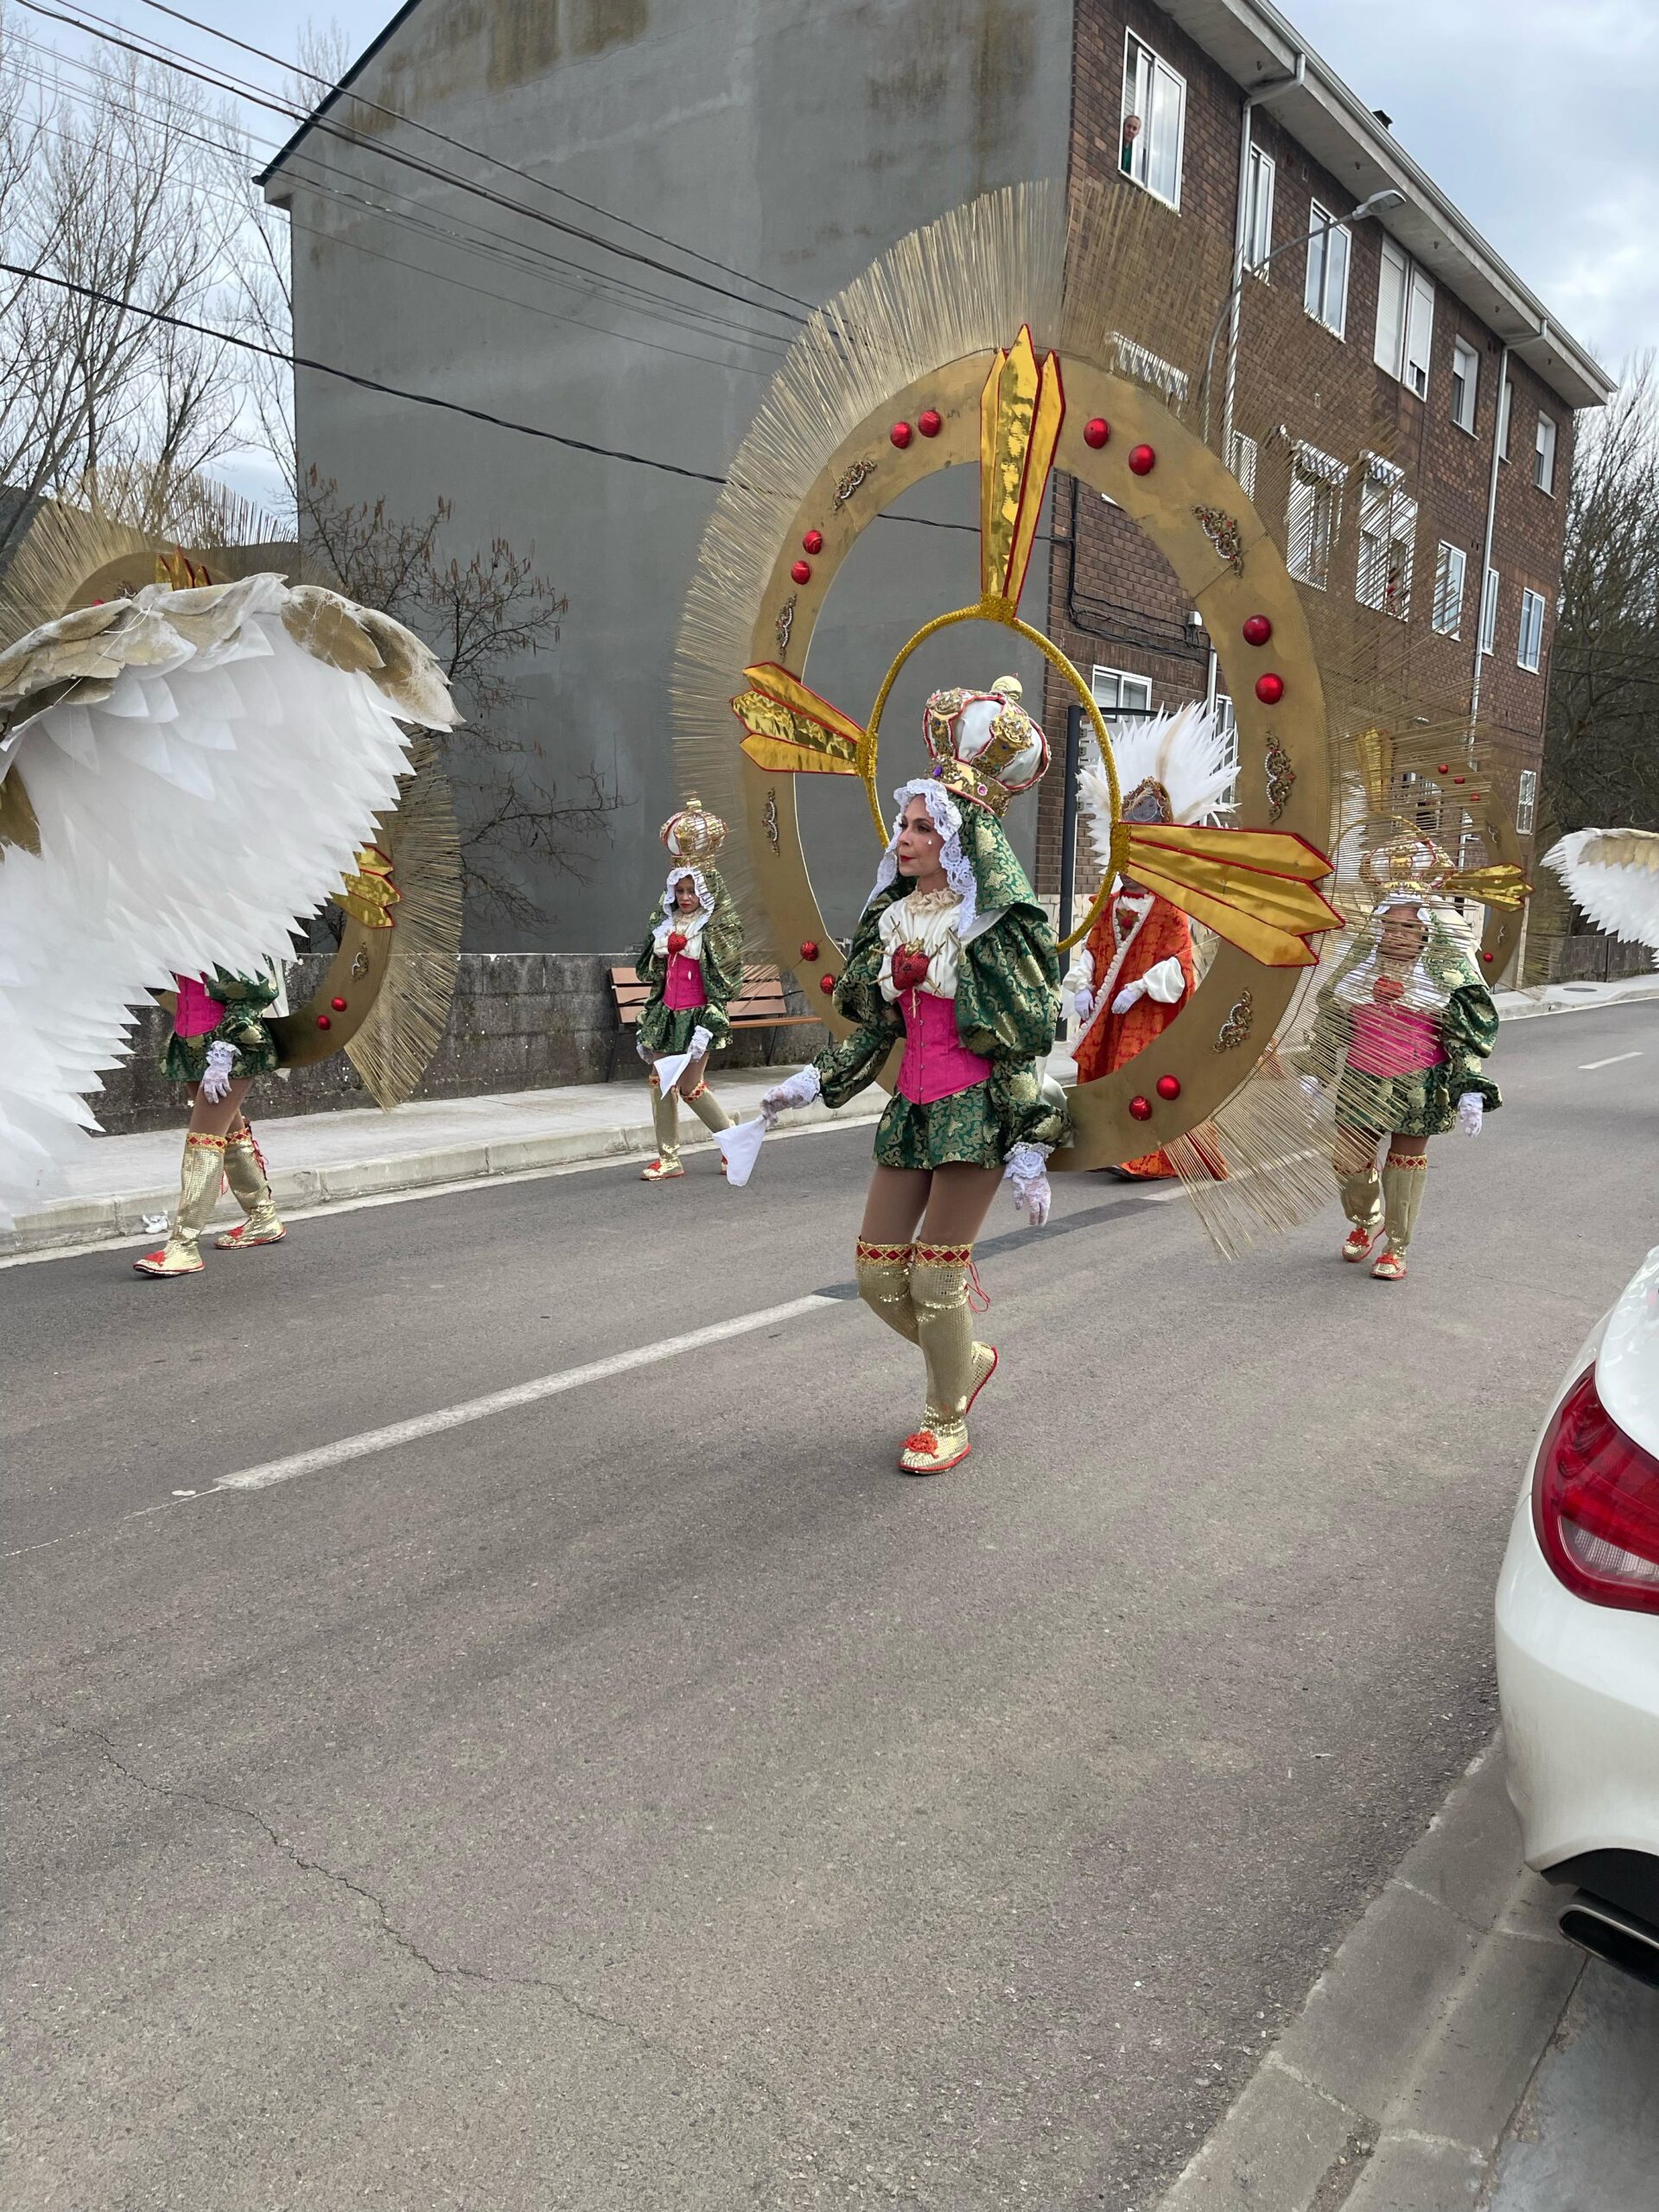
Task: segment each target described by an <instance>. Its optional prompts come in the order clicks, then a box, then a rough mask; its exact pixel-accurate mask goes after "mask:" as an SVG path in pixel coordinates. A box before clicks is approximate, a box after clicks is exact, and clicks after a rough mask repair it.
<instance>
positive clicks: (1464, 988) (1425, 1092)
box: [1300, 834, 1503, 1282]
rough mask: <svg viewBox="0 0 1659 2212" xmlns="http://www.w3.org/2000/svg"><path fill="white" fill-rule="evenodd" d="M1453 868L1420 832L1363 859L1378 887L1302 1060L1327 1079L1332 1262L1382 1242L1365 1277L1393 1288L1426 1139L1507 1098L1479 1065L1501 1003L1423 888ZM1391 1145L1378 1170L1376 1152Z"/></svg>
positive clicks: (1408, 1235)
mask: <svg viewBox="0 0 1659 2212" xmlns="http://www.w3.org/2000/svg"><path fill="white" fill-rule="evenodd" d="M1449 867H1450V863H1449V861H1447V860H1446V855H1444V854H1443V853H1440V851H1439V850H1438V849H1437V848H1436V847H1435V846H1434V845H1433V844H1432V843H1431V842H1430V841H1429V840H1428V839H1427V838H1425V837H1421V836H1415V835H1412V834H1407V835H1402V836H1397V837H1395V838H1394V839H1393V840H1391V841H1390V842H1389V843H1388V844H1386V845H1384V846H1383V847H1382V848H1381V849H1379V850H1378V851H1376V852H1374V853H1370V854H1368V855H1366V857H1365V859H1364V860H1363V861H1362V862H1361V863H1360V871H1359V872H1360V875H1361V878H1362V880H1363V881H1364V883H1365V884H1366V885H1367V887H1369V888H1370V890H1371V891H1373V892H1374V893H1376V906H1375V908H1374V910H1373V912H1372V914H1371V918H1370V923H1369V925H1367V927H1366V928H1365V929H1364V931H1363V932H1362V933H1361V935H1360V937H1359V939H1358V942H1357V944H1354V945H1353V946H1351V949H1350V950H1348V952H1347V953H1346V954H1345V955H1344V958H1343V960H1342V962H1341V964H1340V965H1339V966H1338V969H1337V971H1336V974H1335V975H1334V976H1332V979H1331V981H1330V982H1328V983H1326V984H1325V986H1324V988H1322V989H1321V990H1320V992H1319V996H1318V998H1317V999H1316V1000H1315V1001H1314V1020H1313V1032H1312V1034H1311V1036H1310V1038H1309V1040H1308V1044H1307V1046H1306V1049H1305V1050H1304V1052H1302V1053H1301V1055H1300V1066H1301V1069H1302V1071H1303V1073H1302V1085H1303V1088H1304V1090H1306V1091H1307V1093H1308V1095H1309V1096H1310V1097H1312V1096H1317V1095H1318V1094H1319V1092H1320V1091H1322V1090H1330V1089H1331V1088H1332V1087H1333V1086H1334V1090H1335V1105H1336V1123H1337V1147H1336V1152H1335V1154H1334V1156H1333V1160H1332V1166H1334V1168H1335V1171H1336V1177H1337V1186H1338V1190H1339V1191H1340V1192H1341V1194H1342V1207H1343V1211H1344V1213H1345V1214H1346V1215H1347V1217H1348V1218H1349V1220H1350V1221H1351V1223H1352V1224H1353V1227H1352V1229H1351V1230H1350V1231H1349V1234H1348V1237H1347V1240H1346V1242H1345V1243H1344V1245H1343V1248H1342V1256H1343V1258H1344V1260H1349V1261H1351V1262H1353V1263H1354V1264H1355V1265H1356V1266H1357V1265H1359V1264H1360V1263H1361V1262H1363V1261H1364V1260H1366V1259H1368V1258H1369V1257H1370V1252H1371V1248H1372V1246H1373V1244H1374V1243H1376V1236H1377V1232H1378V1230H1382V1232H1383V1249H1382V1251H1381V1252H1380V1253H1379V1254H1378V1255H1377V1257H1376V1261H1375V1262H1374V1263H1373V1265H1372V1268H1371V1273H1372V1274H1373V1275H1375V1276H1376V1278H1377V1280H1378V1281H1382V1282H1399V1281H1401V1280H1402V1278H1403V1276H1404V1274H1405V1272H1406V1251H1407V1249H1408V1246H1409V1244H1410V1243H1411V1239H1412V1232H1413V1230H1414V1228H1415V1227H1416V1223H1417V1211H1418V1208H1419V1207H1420V1206H1421V1204H1422V1199H1423V1185H1424V1182H1425V1180H1426V1179H1427V1174H1428V1153H1427V1139H1428V1138H1430V1137H1437V1136H1441V1135H1444V1134H1445V1133H1446V1130H1448V1129H1449V1128H1452V1126H1453V1124H1454V1123H1455V1124H1456V1126H1457V1127H1458V1128H1459V1129H1461V1130H1462V1131H1463V1133H1464V1135H1465V1136H1471V1137H1477V1136H1478V1135H1480V1130H1481V1122H1482V1120H1483V1117H1484V1114H1485V1112H1486V1109H1488V1108H1489V1107H1494V1108H1495V1107H1497V1106H1501V1105H1502V1104H1503V1099H1502V1098H1501V1096H1499V1094H1498V1090H1497V1085H1496V1084H1494V1083H1491V1082H1490V1081H1489V1080H1488V1078H1487V1077H1486V1076H1485V1075H1484V1073H1483V1072H1482V1063H1483V1062H1484V1059H1485V1058H1486V1056H1487V1054H1488V1053H1489V1052H1491V1049H1492V1046H1493V1044H1494V1043H1495V1041H1496V1039H1497V1007H1494V1005H1493V1004H1492V998H1491V992H1490V991H1489V990H1488V989H1487V988H1486V986H1485V985H1484V983H1483V982H1481V980H1480V977H1479V975H1478V973H1477V971H1476V969H1475V965H1474V963H1473V961H1472V959H1471V957H1470V955H1469V953H1468V951H1467V950H1466V949H1465V945H1464V944H1463V943H1462V941H1461V939H1460V938H1459V935H1458V933H1457V931H1456V930H1455V928H1454V927H1453V925H1452V909H1451V908H1449V907H1448V906H1446V904H1445V903H1444V902H1443V901H1440V900H1438V899H1436V897H1435V893H1434V888H1433V886H1434V884H1435V882H1436V881H1437V880H1439V879H1440V878H1441V877H1443V876H1444V875H1445V874H1446V872H1447V870H1448V868H1449ZM1385 1137H1386V1138H1387V1140H1388V1150H1387V1154H1386V1155H1385V1157H1384V1159H1383V1166H1382V1172H1381V1173H1380V1174H1379V1173H1378V1171H1377V1158H1376V1155H1377V1147H1378V1145H1379V1144H1380V1143H1381V1141H1383V1138H1385Z"/></svg>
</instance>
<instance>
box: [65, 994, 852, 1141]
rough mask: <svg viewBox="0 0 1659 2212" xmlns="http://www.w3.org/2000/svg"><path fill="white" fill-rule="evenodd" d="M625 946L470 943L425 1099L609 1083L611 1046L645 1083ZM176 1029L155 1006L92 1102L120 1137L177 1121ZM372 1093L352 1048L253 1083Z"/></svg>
mask: <svg viewBox="0 0 1659 2212" xmlns="http://www.w3.org/2000/svg"><path fill="white" fill-rule="evenodd" d="M629 957H630V955H629V954H628V953H626V952H623V953H616V954H613V955H609V956H607V955H601V954H598V953H576V952H563V953H560V952H550V953H535V952H524V953H512V952H468V953H463V954H462V956H461V973H460V976H459V978H458V980H457V982H456V987H455V996H454V1004H453V1005H452V1007H450V1010H449V1026H448V1029H447V1030H446V1032H445V1033H444V1036H443V1039H442V1042H441V1043H440V1045H439V1046H438V1049H437V1052H436V1053H435V1056H434V1058H433V1061H432V1065H431V1066H430V1067H429V1069H428V1070H427V1071H426V1079H425V1081H424V1082H423V1084H422V1085H421V1087H420V1089H419V1090H417V1091H416V1094H415V1096H416V1097H417V1098H474V1097H478V1096H484V1095H486V1094H488V1093H490V1092H493V1091H499V1090H543V1089H547V1088H550V1087H551V1086H552V1085H554V1084H567V1083H603V1082H604V1081H605V1080H606V1079H607V1073H608V1071H609V1069H610V1066H611V1062H612V1055H613V1048H614V1056H615V1068H616V1080H617V1082H618V1083H640V1082H643V1081H644V1079H645V1073H644V1070H643V1068H642V1066H641V1065H640V1062H639V1058H638V1056H637V1054H636V1053H635V1052H634V1049H633V1044H632V1038H631V1037H630V1036H627V1035H624V1036H621V1037H619V1035H618V1032H617V1020H616V1009H615V1007H614V1005H613V1001H612V998H611V989H610V981H609V970H610V969H612V968H613V966H618V965H620V964H621V963H623V962H625V961H626V960H627V959H628V958H629ZM324 966H325V963H324V962H323V961H321V960H320V959H310V960H297V961H296V962H295V963H294V964H293V966H292V968H291V969H289V995H290V997H291V998H292V1000H293V1001H295V1002H296V1004H297V1003H298V1002H300V1001H302V1000H304V999H305V998H307V997H308V995H310V993H311V992H312V991H314V990H315V988H316V987H317V984H318V982H320V980H321V976H322V972H323V969H324ZM788 989H789V1005H790V1011H791V1013H792V1014H804V1013H806V1012H807V1011H808V1008H807V1006H806V1002H805V1001H804V999H803V998H802V997H801V995H800V994H799V993H798V991H797V990H796V989H795V988H794V985H793V984H792V983H791V984H790V985H789V986H788ZM167 1033H168V1020H167V1017H166V1015H165V1014H162V1012H161V1010H160V1009H159V1007H158V1008H156V1010H155V1011H153V1012H152V1013H149V1014H146V1015H145V1016H144V1017H143V1020H141V1022H140V1023H139V1025H138V1027H137V1032H136V1033H135V1037H134V1042H133V1049H132V1052H131V1053H130V1057H129V1058H128V1060H127V1062H126V1064H125V1065H124V1067H122V1068H119V1069H118V1070H117V1071H115V1072H114V1073H113V1074H111V1075H108V1076H106V1077H105V1090H103V1092H102V1093H101V1095H99V1096H96V1097H94V1098H92V1100H91V1101H90V1103H91V1105H92V1111H93V1113H94V1114H96V1115H97V1116H98V1120H99V1126H100V1127H101V1128H103V1129H104V1130H105V1132H106V1134H107V1135H111V1136H123V1135H127V1134H128V1133H129V1132H130V1131H132V1130H135V1129H159V1128H168V1127H169V1126H170V1125H171V1124H173V1123H174V1122H177V1121H178V1120H179V1119H180V1116H181V1103H182V1099H183V1093H182V1092H181V1090H178V1089H177V1088H176V1087H175V1085H173V1084H169V1083H165V1082H163V1081H162V1076H161V1073H160V1071H159V1069H158V1068H157V1066H156V1062H157V1060H158V1059H159V1058H160V1056H161V1052H162V1045H163V1043H164V1042H165V1039H166V1037H167ZM823 1041H824V1032H823V1026H822V1024H820V1023H817V1022H814V1023H812V1024H811V1025H810V1027H804V1028H793V1029H779V1030H776V1031H772V1030H766V1029H746V1030H741V1031H740V1032H739V1033H738V1035H737V1037H736V1039H734V1042H733V1044H732V1046H731V1048H730V1050H729V1051H728V1052H725V1053H723V1054H722V1055H721V1058H720V1061H719V1063H718V1065H721V1066H723V1067H758V1066H760V1065H761V1064H762V1062H763V1061H765V1059H766V1057H767V1052H768V1049H769V1048H770V1052H771V1056H772V1058H773V1059H774V1060H775V1061H776V1062H777V1063H778V1065H779V1066H780V1067H783V1068H794V1067H797V1066H798V1065H800V1063H801V1062H802V1061H803V1060H804V1059H807V1058H810V1056H811V1055H812V1054H813V1053H814V1052H817V1051H819V1050H820V1049H821V1048H822V1046H823ZM370 1103H372V1102H371V1101H370V1099H369V1098H368V1096H367V1095H366V1093H365V1090H364V1089H363V1086H362V1084H361V1083H360V1082H359V1078H358V1075H357V1071H356V1070H355V1069H354V1068H353V1065H352V1064H351V1062H350V1061H349V1060H348V1059H347V1058H346V1055H345V1054H344V1053H343V1052H336V1053H335V1054H334V1056H333V1058H330V1059H327V1060H324V1061H323V1062H322V1063H321V1065H319V1066H316V1067H311V1068H298V1069H296V1070H295V1071H293V1073H292V1074H290V1075H289V1076H287V1077H275V1076H273V1077H269V1078H267V1079H266V1080H265V1081H264V1082H262V1083H261V1084H259V1085H258V1087H257V1090H256V1091H255V1093H254V1097H253V1101H252V1103H251V1108H250V1111H251V1113H252V1114H253V1115H254V1116H255V1117H256V1118H257V1119H260V1120H264V1121H270V1120H273V1119H277V1118H279V1117H280V1116H284V1115H289V1114H319V1113H324V1112H327V1110H328V1109H331V1108H333V1107H340V1106H365V1105H368V1104H370Z"/></svg>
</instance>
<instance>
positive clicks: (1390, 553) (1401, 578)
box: [1354, 455, 1417, 622]
mask: <svg viewBox="0 0 1659 2212" xmlns="http://www.w3.org/2000/svg"><path fill="white" fill-rule="evenodd" d="M1404 479H1405V471H1404V470H1403V469H1402V468H1401V467H1399V466H1398V465H1397V464H1396V463H1395V462H1393V461H1382V460H1380V459H1378V458H1376V456H1374V455H1373V456H1371V457H1370V459H1369V460H1368V462H1367V466H1366V471H1365V486H1364V489H1363V491H1362V492H1361V493H1360V497H1359V573H1358V575H1357V579H1356V582H1355V587H1354V590H1355V596H1356V597H1357V599H1358V601H1359V602H1360V604H1361V605H1362V606H1363V607H1376V610H1377V612H1378V613H1380V614H1392V615H1393V616H1394V617H1395V620H1397V621H1401V622H1404V621H1407V620H1409V618H1410V614H1411V569H1412V556H1413V549H1414V546H1415V544H1416V541H1417V502H1416V501H1415V499H1408V498H1407V497H1406V495H1405V493H1404V492H1403V491H1402V489H1401V486H1402V483H1403V481H1404Z"/></svg>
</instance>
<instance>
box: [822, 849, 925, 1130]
mask: <svg viewBox="0 0 1659 2212" xmlns="http://www.w3.org/2000/svg"><path fill="white" fill-rule="evenodd" d="M908 888H909V886H908V885H907V884H906V890H908ZM893 895H894V894H893V891H891V890H889V891H887V892H885V893H880V894H879V895H878V896H877V897H876V898H874V899H872V900H871V901H870V903H869V905H868V906H867V907H866V908H865V909H864V914H863V918H862V919H861V921H860V923H859V925H858V930H857V932H856V934H855V937H854V938H853V944H852V950H851V951H850V952H849V954H848V956H847V965H846V966H845V967H844V968H843V969H842V971H841V975H840V977H839V979H838V980H837V982H836V997H835V1007H836V1013H837V1014H841V1015H842V1017H843V1019H845V1020H848V1021H850V1022H851V1023H852V1024H853V1030H852V1034H851V1035H850V1036H848V1037H839V1038H834V1039H831V1040H830V1042H829V1044H828V1045H826V1046H824V1048H823V1052H820V1053H819V1054H818V1056H817V1059H815V1060H814V1061H813V1063H812V1065H813V1066H814V1067H815V1068H816V1069H817V1071H818V1082H819V1084H821V1086H822V1088H823V1103H824V1104H825V1105H826V1106H829V1107H836V1106H844V1105H845V1104H846V1103H847V1102H848V1100H849V1098H855V1097H856V1096H857V1095H858V1093H859V1092H860V1091H861V1090H864V1089H866V1088H867V1087H868V1085H869V1084H872V1083H874V1081H875V1079H876V1077H877V1076H879V1075H880V1072H881V1071H882V1069H883V1068H884V1067H885V1066H886V1065H887V1055H888V1053H889V1052H892V1050H893V1046H894V1045H895V1044H896V1043H897V1042H898V1040H899V1038H900V1037H901V1036H903V1034H904V1029H905V1018H904V1016H903V1014H900V1013H899V1009H898V1007H896V1006H895V1005H893V1002H892V1001H891V1000H889V999H886V998H884V997H883V996H882V995H881V984H880V974H881V916H882V915H883V914H884V913H885V912H887V908H888V907H889V906H892V904H893Z"/></svg>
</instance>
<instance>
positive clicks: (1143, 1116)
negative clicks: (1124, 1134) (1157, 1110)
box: [1129, 1098, 1152, 1122]
mask: <svg viewBox="0 0 1659 2212" xmlns="http://www.w3.org/2000/svg"><path fill="white" fill-rule="evenodd" d="M1129 1119H1130V1120H1131V1121H1132V1122H1149V1121H1150V1120H1151V1119H1152V1101H1151V1099H1150V1098H1131V1099H1130V1101H1129Z"/></svg>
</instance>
